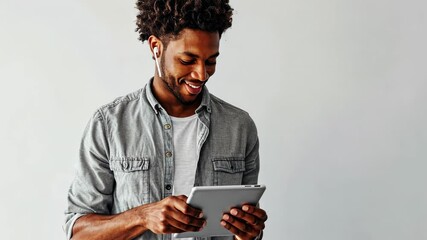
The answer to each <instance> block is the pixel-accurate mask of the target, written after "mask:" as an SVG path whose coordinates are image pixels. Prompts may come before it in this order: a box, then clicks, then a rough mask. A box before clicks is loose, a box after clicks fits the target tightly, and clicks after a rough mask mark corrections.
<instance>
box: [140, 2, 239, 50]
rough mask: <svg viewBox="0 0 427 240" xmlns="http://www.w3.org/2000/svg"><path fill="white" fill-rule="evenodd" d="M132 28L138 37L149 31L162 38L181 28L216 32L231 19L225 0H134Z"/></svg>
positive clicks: (230, 9)
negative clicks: (134, 20)
mask: <svg viewBox="0 0 427 240" xmlns="http://www.w3.org/2000/svg"><path fill="white" fill-rule="evenodd" d="M136 8H137V9H138V10H139V13H138V15H137V20H136V25H137V28H136V29H135V32H138V33H139V40H141V41H142V42H144V41H146V40H147V39H148V37H150V35H154V36H156V37H158V38H160V39H161V40H162V41H166V42H165V44H167V41H168V39H171V38H176V37H177V36H179V33H180V32H181V30H183V29H184V28H190V29H198V30H204V31H208V32H218V33H219V35H220V36H221V34H222V33H223V32H224V31H225V30H226V29H227V28H229V27H231V23H232V15H233V8H231V7H230V5H229V0H137V2H136Z"/></svg>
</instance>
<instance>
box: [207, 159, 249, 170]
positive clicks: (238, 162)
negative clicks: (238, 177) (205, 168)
mask: <svg viewBox="0 0 427 240" xmlns="http://www.w3.org/2000/svg"><path fill="white" fill-rule="evenodd" d="M213 167H214V170H215V171H221V172H228V173H236V172H244V171H245V170H246V169H245V160H244V159H240V158H239V159H237V158H217V159H213Z"/></svg>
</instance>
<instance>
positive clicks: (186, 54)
mask: <svg viewBox="0 0 427 240" xmlns="http://www.w3.org/2000/svg"><path fill="white" fill-rule="evenodd" d="M219 40H220V39H219V34H218V32H214V33H212V32H205V31H201V30H193V29H184V30H182V31H181V33H180V35H179V37H178V38H177V39H174V40H170V42H169V44H168V46H167V48H166V50H165V51H164V53H163V54H162V57H161V58H160V63H161V64H160V65H161V71H162V78H161V79H162V80H163V82H164V84H163V86H164V88H163V89H161V90H160V91H169V94H170V93H171V94H173V95H174V96H175V98H176V99H177V100H178V101H179V102H180V103H181V104H184V105H191V104H193V103H194V102H195V101H196V100H197V99H198V97H199V95H200V93H201V92H202V89H203V87H204V85H205V84H206V82H207V81H208V79H209V77H211V76H212V75H213V74H214V73H215V66H216V58H217V57H218V55H219Z"/></svg>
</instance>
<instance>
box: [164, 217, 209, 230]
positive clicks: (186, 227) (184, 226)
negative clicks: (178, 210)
mask: <svg viewBox="0 0 427 240" xmlns="http://www.w3.org/2000/svg"><path fill="white" fill-rule="evenodd" d="M194 219H195V218H194ZM196 220H198V221H200V219H196ZM169 224H170V225H171V226H173V227H174V228H176V229H179V230H180V232H197V231H200V230H202V229H203V227H204V226H205V224H204V223H202V224H201V225H200V224H198V225H199V226H195V225H191V224H187V223H184V222H182V221H181V220H179V219H175V218H173V217H172V216H171V217H170V219H169Z"/></svg>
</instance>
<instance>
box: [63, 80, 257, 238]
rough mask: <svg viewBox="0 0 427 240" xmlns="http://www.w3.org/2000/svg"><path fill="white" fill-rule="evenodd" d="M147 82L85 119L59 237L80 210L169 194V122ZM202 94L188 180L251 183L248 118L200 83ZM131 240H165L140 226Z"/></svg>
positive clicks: (105, 210)
mask: <svg viewBox="0 0 427 240" xmlns="http://www.w3.org/2000/svg"><path fill="white" fill-rule="evenodd" d="M151 84H152V80H150V82H149V83H148V84H147V85H146V86H145V87H144V88H142V89H140V90H138V91H136V92H133V93H130V94H128V95H126V96H123V97H120V98H117V99H116V100H114V101H113V102H112V103H110V104H107V105H104V106H102V107H101V108H99V109H98V110H97V111H96V112H95V114H94V115H93V117H92V118H91V120H90V121H89V123H88V125H87V127H86V129H85V131H84V134H83V138H82V141H81V146H80V157H79V161H78V164H77V168H76V175H75V178H74V180H73V182H72V184H71V187H70V189H69V192H68V204H67V209H66V211H65V215H66V220H65V225H64V231H65V232H66V235H67V239H70V238H71V237H72V228H73V225H74V223H75V221H76V220H77V219H78V218H79V217H81V216H83V215H85V214H90V213H96V214H106V215H111V214H118V213H121V212H124V211H126V210H129V209H131V208H135V207H138V206H140V205H143V204H147V203H152V202H157V201H159V200H161V199H163V198H165V197H168V196H171V195H172V186H173V184H174V183H173V179H174V178H173V174H174V149H173V138H172V135H173V126H172V122H171V119H170V117H169V115H168V114H167V112H166V111H165V110H164V108H163V107H162V106H161V105H160V104H159V103H158V101H157V100H156V99H155V97H154V95H153V93H152V91H151ZM202 94H203V98H202V102H201V104H200V106H199V107H198V108H197V110H196V114H197V116H198V118H199V120H200V121H199V124H198V129H197V147H198V151H199V156H200V157H199V161H198V164H197V170H196V176H195V183H194V185H195V186H212V185H236V184H237V185H239V184H256V183H257V181H258V172H259V153H258V147H259V143H258V136H257V130H256V127H255V124H254V122H253V120H252V119H251V118H250V116H249V114H248V113H247V112H245V111H243V110H241V109H239V108H237V107H234V106H232V105H230V104H228V103H226V102H224V101H223V100H221V99H219V98H217V97H215V96H214V95H212V94H210V93H209V91H208V90H207V88H206V87H204V90H203V93H202ZM135 239H138V240H148V239H149V240H154V239H158V240H160V239H163V240H168V239H171V235H169V234H166V235H156V234H154V233H152V232H151V231H146V232H145V233H144V234H142V235H141V236H139V237H137V238H135ZM210 239H232V238H230V237H229V238H226V237H221V238H220V237H214V238H210Z"/></svg>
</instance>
